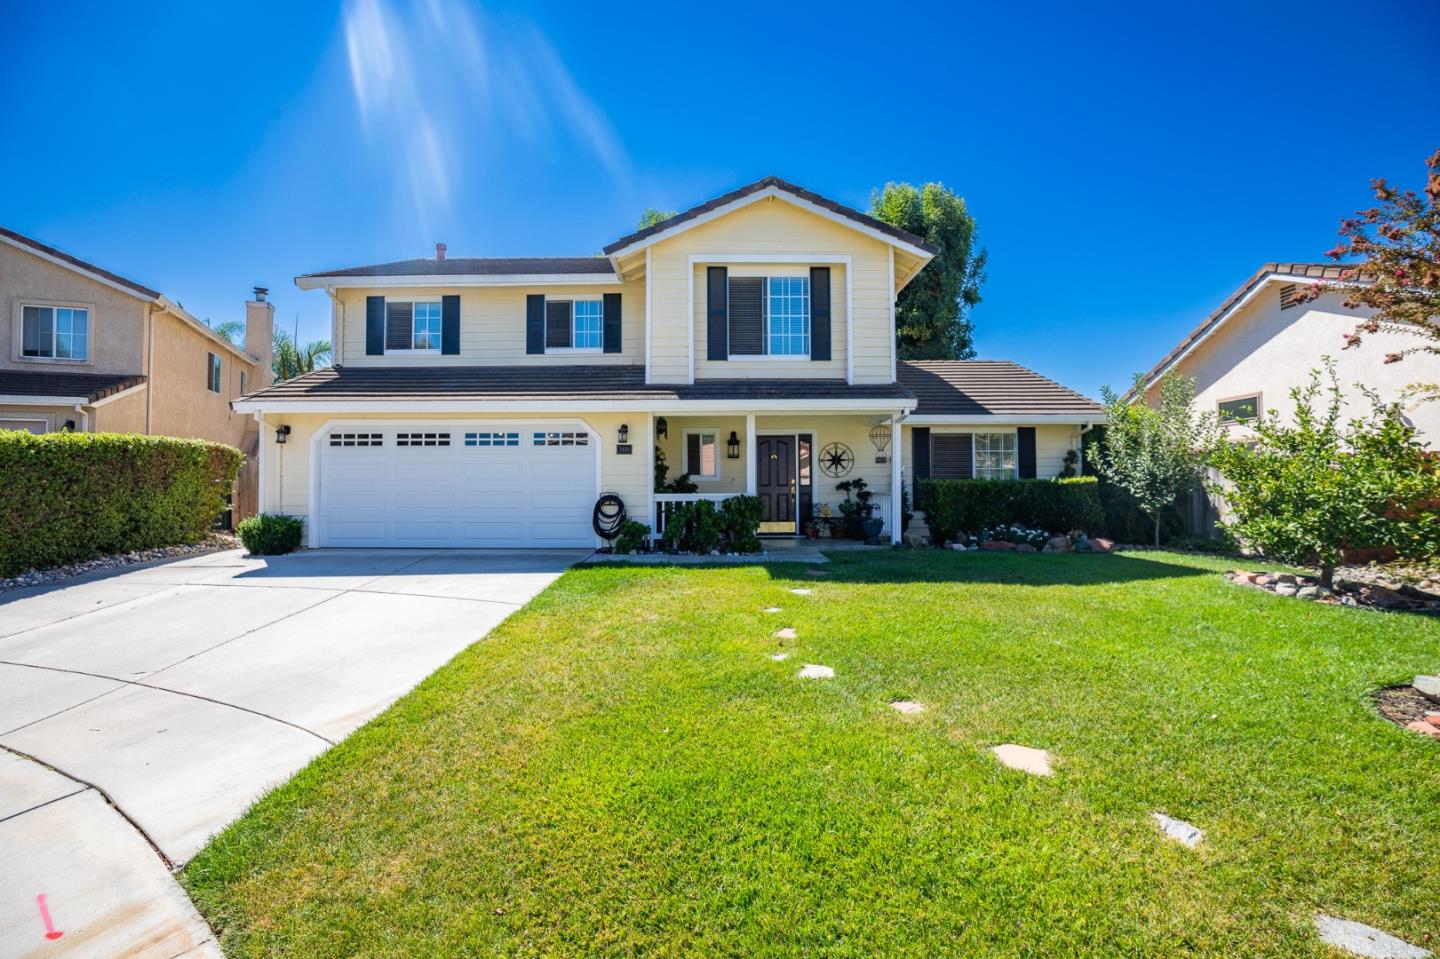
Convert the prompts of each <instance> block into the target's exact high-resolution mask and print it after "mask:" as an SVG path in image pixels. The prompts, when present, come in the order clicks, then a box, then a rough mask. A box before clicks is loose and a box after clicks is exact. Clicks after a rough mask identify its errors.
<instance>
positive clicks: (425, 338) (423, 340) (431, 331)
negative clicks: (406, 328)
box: [411, 303, 440, 350]
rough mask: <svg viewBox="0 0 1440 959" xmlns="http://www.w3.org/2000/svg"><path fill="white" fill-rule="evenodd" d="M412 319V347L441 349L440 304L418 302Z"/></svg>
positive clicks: (417, 348)
mask: <svg viewBox="0 0 1440 959" xmlns="http://www.w3.org/2000/svg"><path fill="white" fill-rule="evenodd" d="M414 310H415V312H414V314H413V319H412V320H411V324H412V325H411V330H412V331H413V336H412V338H411V349H416V350H438V349H440V304H439V303H416V304H415V307H414Z"/></svg>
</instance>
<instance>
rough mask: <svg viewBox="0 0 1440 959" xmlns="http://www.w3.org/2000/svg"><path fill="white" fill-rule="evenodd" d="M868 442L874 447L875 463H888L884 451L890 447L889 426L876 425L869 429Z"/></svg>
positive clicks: (887, 424)
mask: <svg viewBox="0 0 1440 959" xmlns="http://www.w3.org/2000/svg"><path fill="white" fill-rule="evenodd" d="M870 442H871V443H873V444H874V445H875V462H877V463H885V462H889V457H887V456H886V455H885V449H886V447H888V446H889V445H890V424H889V423H876V424H875V425H874V426H872V427H870Z"/></svg>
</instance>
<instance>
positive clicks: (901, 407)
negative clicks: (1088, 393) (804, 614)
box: [232, 399, 1095, 425]
mask: <svg viewBox="0 0 1440 959" xmlns="http://www.w3.org/2000/svg"><path fill="white" fill-rule="evenodd" d="M232 407H233V408H234V410H235V411H236V412H238V413H424V414H428V415H431V416H445V415H455V416H467V415H470V414H472V413H533V414H536V415H538V416H549V415H552V414H558V413H614V412H626V413H628V412H632V411H633V412H637V413H735V414H739V415H744V414H747V413H755V414H757V415H760V416H766V415H770V414H773V413H793V412H796V411H801V412H806V413H816V414H848V413H870V414H879V415H884V416H889V415H890V414H892V413H896V412H904V411H908V410H913V409H914V408H915V401H914V400H898V399H897V400H894V401H891V402H888V403H886V402H881V401H878V400H867V401H865V402H864V403H863V404H860V405H857V404H856V401H854V400H766V401H765V403H764V405H763V406H757V405H756V404H754V403H752V402H744V401H740V400H659V401H657V400H625V401H613V400H612V401H605V400H599V401H597V400H585V401H577V400H555V401H551V402H544V401H536V400H446V399H437V400H324V401H318V402H317V401H314V400H309V401H307V400H290V401H284V400H276V401H274V402H268V401H265V400H257V399H248V400H235V401H234V402H233V403H232ZM980 419H981V420H982V421H983V422H993V420H992V419H991V418H990V417H981V418H980ZM1093 419H1095V417H1090V419H1089V420H1085V421H1084V422H1089V421H1090V420H1093ZM906 422H907V423H908V422H910V420H906ZM1019 422H1022V423H1024V422H1032V421H1031V420H1021V421H1019ZM1066 422H1071V421H1066ZM922 425H923V424H922Z"/></svg>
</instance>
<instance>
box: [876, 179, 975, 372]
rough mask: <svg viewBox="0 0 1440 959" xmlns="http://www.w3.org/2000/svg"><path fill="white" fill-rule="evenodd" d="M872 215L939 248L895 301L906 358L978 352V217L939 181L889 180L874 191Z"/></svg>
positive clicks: (958, 356)
mask: <svg viewBox="0 0 1440 959" xmlns="http://www.w3.org/2000/svg"><path fill="white" fill-rule="evenodd" d="M870 215H871V216H873V217H875V218H876V219H877V220H880V221H882V222H884V223H888V224H890V225H891V226H896V227H899V228H900V229H902V230H906V231H908V232H910V233H914V234H915V235H916V236H919V237H923V238H924V239H926V240H929V241H930V242H931V243H933V244H935V245H936V246H937V247H939V248H940V252H939V253H937V254H936V255H935V258H934V259H933V260H931V261H930V262H929V263H928V264H926V266H925V268H924V269H923V270H921V271H920V275H919V276H917V277H915V278H914V279H913V280H911V281H910V282H909V284H908V285H906V287H905V289H903V290H901V291H900V295H899V296H898V297H897V298H896V301H895V338H896V341H897V343H898V344H899V354H900V357H901V358H902V359H909V360H951V359H955V360H968V359H970V358H972V357H974V355H975V346H974V338H975V325H974V323H972V322H971V320H970V310H971V309H972V308H973V307H974V306H975V305H976V304H978V303H979V302H980V286H981V284H982V283H984V282H985V256H986V254H985V251H984V250H982V249H977V248H976V246H975V218H974V217H972V216H971V215H970V211H969V210H967V209H966V208H965V200H964V199H963V198H961V197H959V196H957V195H956V194H955V193H954V192H953V191H951V190H948V189H946V188H945V186H944V184H941V183H927V184H925V185H924V186H923V187H920V188H918V189H917V188H916V187H914V186H912V185H910V184H909V183H887V184H885V188H884V189H883V190H876V191H874V192H873V193H872V194H871V195H870Z"/></svg>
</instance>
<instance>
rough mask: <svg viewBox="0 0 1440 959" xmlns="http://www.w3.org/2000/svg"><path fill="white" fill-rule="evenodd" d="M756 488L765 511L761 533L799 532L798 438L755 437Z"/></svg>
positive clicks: (761, 520)
mask: <svg viewBox="0 0 1440 959" xmlns="http://www.w3.org/2000/svg"><path fill="white" fill-rule="evenodd" d="M755 469H756V471H757V472H758V473H759V475H758V476H756V477H755V491H756V493H758V494H759V496H760V502H761V503H762V504H763V505H764V508H765V512H764V513H763V514H762V516H761V519H760V532H762V533H796V532H799V527H797V526H796V525H795V437H793V436H758V437H756V439H755Z"/></svg>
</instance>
